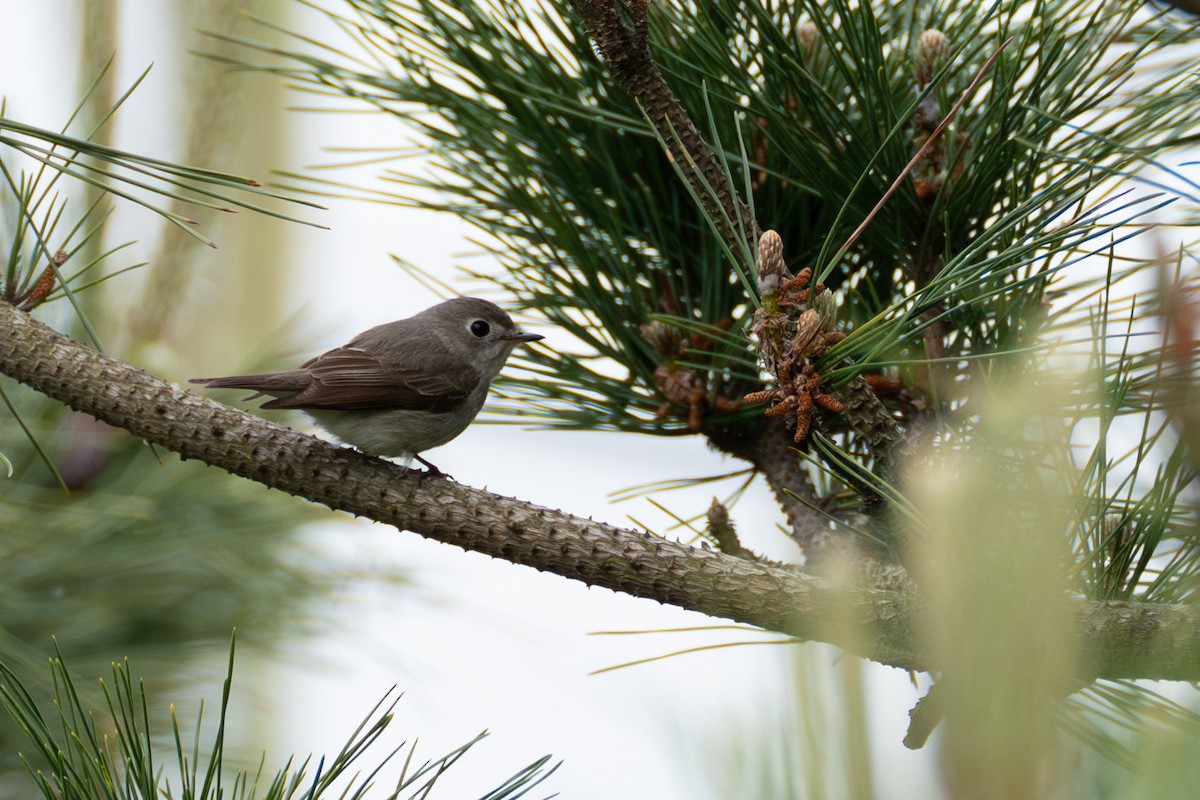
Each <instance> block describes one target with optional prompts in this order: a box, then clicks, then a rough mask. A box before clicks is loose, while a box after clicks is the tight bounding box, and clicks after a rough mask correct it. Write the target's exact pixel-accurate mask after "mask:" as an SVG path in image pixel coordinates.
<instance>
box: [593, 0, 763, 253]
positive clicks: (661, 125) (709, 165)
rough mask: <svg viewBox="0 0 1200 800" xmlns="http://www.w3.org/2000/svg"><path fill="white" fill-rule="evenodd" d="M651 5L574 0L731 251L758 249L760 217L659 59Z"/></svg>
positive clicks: (642, 0)
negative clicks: (652, 38) (665, 74)
mask: <svg viewBox="0 0 1200 800" xmlns="http://www.w3.org/2000/svg"><path fill="white" fill-rule="evenodd" d="M618 6H620V8H618ZM648 6H649V0H571V7H572V8H573V9H574V10H575V13H577V14H578V15H579V16H580V18H581V19H582V20H583V24H584V27H585V28H586V29H587V32H588V36H589V37H591V39H592V41H593V42H595V44H596V50H597V52H598V53H599V54H600V58H601V59H603V61H604V63H605V65H606V66H607V67H608V69H609V72H610V73H611V74H612V77H613V80H615V81H616V82H617V84H618V85H619V86H620V87H621V88H622V89H624V90H625V91H627V92H628V93H629V95H630V96H631V97H633V99H634V100H636V101H637V104H638V106H640V107H641V109H642V112H643V113H645V115H646V118H647V119H648V120H649V121H650V124H651V125H653V126H654V130H655V131H656V132H657V133H658V137H659V139H660V140H661V141H662V143H663V146H664V147H665V148H666V150H667V156H668V157H669V158H671V159H672V161H674V163H675V164H676V165H677V166H678V167H679V169H680V171H681V172H682V174H683V176H684V178H685V179H686V180H687V182H688V185H689V186H690V187H691V190H692V192H693V193H694V195H695V196H696V197H697V198H698V199H699V201H700V204H701V207H702V208H703V209H704V213H705V214H706V215H707V216H708V218H709V219H710V220H713V221H715V223H716V224H717V226H718V227H719V228H720V230H721V234H722V236H723V238H724V239H725V244H726V245H727V246H728V247H729V249H730V252H732V253H740V252H744V251H746V249H747V248H749V249H750V251H751V252H752V251H753V248H754V246H755V245H756V244H757V242H758V236H759V233H760V231H759V227H758V222H757V221H756V220H755V219H754V216H753V214H751V213H750V209H749V208H748V207H747V206H746V204H745V203H743V202H742V200H741V198H740V197H739V196H738V194H737V192H735V191H734V190H733V187H732V186H731V185H730V183H729V180H728V178H727V176H726V174H725V171H724V169H722V167H721V162H720V161H719V160H718V159H717V156H716V154H715V153H714V152H713V150H712V148H711V147H709V146H708V143H707V142H706V141H705V140H704V137H703V136H702V135H701V134H700V131H699V130H698V129H697V128H696V125H695V123H694V122H693V121H692V118H691V116H689V115H688V113H687V111H686V110H685V109H684V107H683V105H682V104H681V103H680V102H679V99H678V98H676V97H675V93H674V92H672V91H671V87H670V86H669V85H668V84H667V81H666V79H665V78H664V77H663V75H662V72H661V71H660V70H659V68H658V65H656V64H655V63H654V58H653V56H652V55H651V54H650V31H649V25H648V21H647V19H646V14H647V11H648ZM622 10H624V11H625V15H624V16H625V18H624V19H623V18H622Z"/></svg>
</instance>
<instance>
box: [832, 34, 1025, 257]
mask: <svg viewBox="0 0 1200 800" xmlns="http://www.w3.org/2000/svg"><path fill="white" fill-rule="evenodd" d="M1011 41H1012V37H1011V36H1010V37H1008V38H1007V39H1005V40H1004V43H1003V44H1001V45H1000V46H999V47H998V48H996V52H994V53H992V55H991V56H990V57H989V58H988V60H987V61H986V62H984V64H983V66H982V67H981V68H980V69H979V72H978V74H976V75H975V79H974V80H973V81H971V85H970V86H968V87H967V88H966V89H965V90H964V91H963V93H962V95H961V96H960V97H959V98H958V102H956V103H955V104H954V106H953V107H952V108H951V109H950V111H949V112H948V113H947V114H946V116H945V117H944V118H943V119H942V121H941V122H940V123H938V126H937V127H936V128H934V129H933V133H931V134H929V138H927V139H926V140H925V143H924V144H923V145H921V147H920V149H919V150H917V152H916V155H914V156H913V157H912V159H910V160H909V162H908V164H907V165H905V167H904V169H902V170H900V174H899V175H897V176H896V179H895V180H894V181H892V185H891V186H889V187H888V190H887V191H886V192H884V193H883V197H881V198H879V202H878V203H876V204H875V207H874V208H872V209H871V213H869V214H867V216H866V217H865V218H864V219H863V221H862V222H861V223H859V226H858V227H857V228H855V229H854V233H852V234H850V238H848V239H847V240H846V243H845V244H843V245H842V247H841V249H840V250H838V255H839V256H840V255H841V254H842V253H845V252H846V251H847V250H849V249H850V248H851V247H853V246H854V243H855V242H856V241H858V237H859V236H861V235H862V232H863V231H865V230H866V229H867V226H868V225H870V224H871V220H873V219H874V218H875V215H876V214H878V213H879V211H880V209H882V208H883V206H884V204H885V203H887V201H888V200H890V199H891V197H892V195H894V194H895V193H896V190H897V189H899V188H900V183H901V182H902V181H903V180H904V179H905V178H906V177H907V176H908V174H909V173H910V172H912V170H913V167H915V166H916V165H917V164H918V163H919V162H920V160H921V158H922V157H923V156H924V155H925V153H926V152H928V150H929V148H931V147H933V145H934V143H935V142H936V141H937V140H938V137H939V136H941V135H942V131H944V130H945V129H946V126H947V125H949V124H950V120H952V119H953V118H954V115H955V114H957V113H958V110H959V109H960V108H962V107H963V104H965V103H966V102H967V98H969V97H970V96H971V95H972V94H973V93H974V92H975V89H976V88H977V87H978V86H979V82H980V81H982V80H983V76H984V75H986V74H987V72H988V70H989V69H991V67H992V64H994V63H995V62H996V59H997V58H999V57H1000V53H1001V52H1003V50H1004V48H1005V47H1008V44H1009V42H1011ZM836 259H837V256H834V260H836Z"/></svg>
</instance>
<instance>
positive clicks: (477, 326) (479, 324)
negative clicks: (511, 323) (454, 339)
mask: <svg viewBox="0 0 1200 800" xmlns="http://www.w3.org/2000/svg"><path fill="white" fill-rule="evenodd" d="M467 330H469V331H470V332H471V335H472V336H475V337H476V338H479V339H482V338H483V337H485V336H487V335H488V334H489V333H491V332H492V326H491V325H488V324H487V321H486V320H482V319H473V320H471V321H470V322H469V323H467Z"/></svg>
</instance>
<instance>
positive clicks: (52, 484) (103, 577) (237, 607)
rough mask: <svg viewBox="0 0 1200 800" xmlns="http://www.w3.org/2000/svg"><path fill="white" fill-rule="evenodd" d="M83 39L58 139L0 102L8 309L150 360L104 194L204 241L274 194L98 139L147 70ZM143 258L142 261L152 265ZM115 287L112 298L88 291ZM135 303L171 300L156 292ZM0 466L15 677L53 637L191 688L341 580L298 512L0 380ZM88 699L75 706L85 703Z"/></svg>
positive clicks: (32, 665)
mask: <svg viewBox="0 0 1200 800" xmlns="http://www.w3.org/2000/svg"><path fill="white" fill-rule="evenodd" d="M104 5H106V4H101V3H94V4H91V11H93V12H96V14H97V15H98V16H99V17H102V18H105V19H107V22H108V23H111V27H115V26H116V22H115V18H116V16H117V15H118V9H117V8H116V7H115V6H111V5H109V6H108V8H107V9H103V8H100V7H101V6H104ZM233 12H234V13H233V18H235V19H236V18H238V16H239V12H238V10H237V9H233ZM106 14H107V17H105V15H106ZM210 21H212V19H211V18H210ZM102 22H104V19H102V20H100V22H97V24H101V23H102ZM102 27H105V28H106V29H107V27H110V26H108V25H102ZM223 27H224V26H223ZM83 41H84V48H83V49H84V51H85V52H84V58H83V59H82V60H83V61H86V62H87V63H99V64H102V65H105V66H104V67H103V68H102V69H101V70H100V71H99V72H98V74H94V75H88V76H87V78H86V80H87V81H88V82H89V84H88V86H87V88H86V89H85V91H84V92H83V99H82V100H81V101H80V103H79V105H78V107H77V108H76V110H75V112H74V113H73V114H72V115H71V118H70V119H69V120H68V121H67V122H66V124H65V125H64V127H63V128H62V129H61V130H46V129H43V128H38V127H36V126H32V125H29V124H26V123H23V122H20V121H17V120H13V119H10V118H8V117H7V116H6V115H5V114H3V113H0V250H2V251H3V252H4V253H5V254H6V255H5V266H4V267H3V268H2V270H0V290H2V291H3V296H4V299H5V300H7V301H9V302H13V303H15V304H17V305H19V306H21V307H23V308H25V309H27V310H35V311H36V313H38V314H39V315H41V316H42V317H43V318H45V319H48V320H50V321H52V322H53V323H54V324H55V325H57V326H58V327H59V328H60V329H64V330H67V331H70V332H73V333H74V335H77V336H82V337H85V338H90V339H91V340H92V341H93V342H95V343H96V344H97V345H99V344H100V340H101V339H102V338H106V339H107V338H110V337H111V338H113V339H119V340H121V344H120V347H121V350H122V352H123V353H124V352H127V350H129V349H137V348H144V349H147V350H153V351H154V352H155V355H156V356H157V357H159V358H162V357H163V356H164V354H165V352H166V349H165V348H163V347H162V344H161V340H159V339H157V338H155V337H156V336H157V334H158V333H159V331H158V330H157V329H153V330H152V329H150V328H149V327H147V326H142V327H139V326H138V325H136V324H133V321H132V320H131V319H130V317H128V316H125V315H120V314H116V313H114V311H113V309H114V307H115V306H116V305H117V304H118V303H130V304H132V305H133V306H134V307H135V308H136V307H137V306H138V301H139V293H138V291H137V289H138V288H139V287H140V286H141V284H139V283H137V282H130V281H129V279H128V276H126V275H125V273H126V272H127V271H128V270H130V269H133V268H135V267H139V266H142V265H141V264H133V263H130V259H129V258H128V257H126V255H125V254H126V252H127V250H126V248H127V247H128V246H129V245H130V244H132V242H127V243H123V244H120V245H116V246H113V245H111V244H110V243H108V242H107V241H106V234H107V229H106V224H105V223H106V222H107V221H108V220H109V219H110V218H111V216H112V214H113V208H111V207H110V201H111V199H112V198H114V197H115V198H117V205H118V207H119V206H120V205H121V203H122V201H125V202H126V203H129V202H132V203H134V204H136V205H139V206H143V207H145V208H148V209H150V210H152V211H154V212H156V213H158V214H159V215H160V216H161V217H162V218H164V219H165V220H167V221H168V222H170V223H173V224H174V225H175V226H177V227H179V228H181V229H184V230H186V231H188V233H189V234H190V238H192V239H193V240H194V241H197V242H200V243H202V244H205V243H206V244H212V242H211V240H210V239H209V238H208V237H207V236H206V235H205V233H204V232H201V231H199V230H197V229H196V228H195V226H194V224H193V223H192V222H191V220H190V219H189V218H188V217H187V216H186V215H187V214H188V213H189V212H191V213H194V212H195V210H196V209H197V208H203V209H211V210H227V209H229V208H231V207H241V208H246V209H252V210H256V211H262V210H264V209H263V207H262V206H261V204H260V203H259V202H258V201H259V200H261V199H263V198H266V199H276V200H278V199H283V195H281V194H280V193H279V192H276V191H273V190H268V189H263V188H261V187H259V186H258V184H257V183H256V182H254V181H252V180H250V179H246V178H240V177H237V176H234V175H230V174H227V173H224V172H219V171H216V170H210V169H206V168H199V167H189V166H185V165H182V164H178V163H174V162H172V161H168V160H164V159H155V158H149V157H146V156H142V155H139V154H135V153H130V152H126V151H122V150H119V149H116V148H114V147H111V146H110V145H108V144H106V133H107V131H108V126H109V125H110V123H111V121H112V118H113V116H114V114H116V113H117V112H118V110H119V109H120V107H121V106H122V105H123V103H124V101H125V100H126V99H127V98H128V97H129V95H130V93H131V92H133V91H134V90H135V89H136V88H137V86H138V85H139V84H140V83H141V81H142V79H143V78H144V77H145V73H143V74H142V75H141V76H139V77H138V78H137V79H136V80H135V81H134V82H133V84H132V85H131V86H129V87H124V89H123V91H121V90H117V89H115V87H114V80H115V72H116V70H115V69H114V66H113V64H114V61H113V58H114V57H113V54H112V53H111V51H110V52H105V53H103V54H97V53H95V52H93V50H94V49H95V48H94V45H95V44H96V40H93V39H90V38H89V31H88V30H86V29H85V30H84V31H83ZM209 89H210V91H208V92H207V93H206V94H204V95H201V96H198V97H197V102H202V103H205V104H207V103H212V102H217V103H221V104H226V105H229V106H230V107H237V105H238V104H236V103H226V101H227V100H229V99H230V98H228V97H226V96H225V95H226V93H227V91H228V87H227V86H226V87H221V86H215V85H214V86H210V87H209ZM208 117H209V120H207V121H206V120H204V119H201V120H200V121H199V122H197V123H196V124H195V125H194V126H193V127H192V128H191V130H192V132H193V133H194V134H195V135H196V136H198V137H201V138H203V132H204V131H205V130H206V129H209V128H208V127H207V124H208V122H210V121H212V122H215V120H216V118H217V115H211V114H210V115H208ZM211 138H212V137H210V138H209V140H206V141H211ZM165 203H169V204H170V207H165V206H164V205H163V204H165ZM308 205H311V204H308ZM267 213H269V214H274V215H276V216H280V217H284V218H288V219H291V218H292V217H291V215H288V214H285V213H283V212H281V211H278V210H274V211H267ZM204 230H205V231H206V232H209V233H211V232H212V228H211V227H209V226H206V227H205V229H204ZM205 249H206V250H207V248H205ZM168 260H169V261H172V266H173V260H171V259H168ZM155 261H156V264H155V266H154V267H153V268H152V269H162V268H163V267H162V265H161V263H158V262H159V260H158V259H155ZM113 278H117V282H118V283H121V291H120V292H117V293H112V294H109V295H107V296H102V295H101V294H100V293H98V292H95V291H92V289H93V287H94V286H95V285H96V284H97V283H100V282H102V281H108V280H110V279H113ZM157 283H161V282H160V281H156V282H152V285H155V284H157ZM176 288H178V284H177V285H176ZM64 299H65V300H66V301H67V302H65V303H64V302H62V301H63V300H64ZM167 299H169V301H170V303H171V304H173V308H174V309H175V310H178V305H179V304H180V303H181V302H182V299H183V298H182V297H181V295H180V294H179V293H178V292H175V293H173V294H171V295H170V296H169V298H167ZM140 300H141V302H142V303H148V302H153V303H155V304H157V305H158V306H161V305H162V303H163V302H164V299H163V297H161V296H151V295H150V292H147V293H146V295H145V296H140ZM68 303H69V306H68ZM93 320H95V324H93ZM98 331H103V332H105V333H107V334H108V336H104V337H102V336H101V335H100V334H99V333H98ZM0 475H2V476H5V479H3V480H0V530H2V531H3V536H0V561H2V562H3V564H4V566H5V569H4V571H3V575H2V576H0V587H2V590H3V591H2V594H3V601H2V602H0V660H2V661H3V662H4V663H5V664H7V665H9V666H10V667H13V668H20V669H21V671H22V672H23V673H24V674H25V676H26V677H25V680H26V681H27V682H28V684H29V685H31V686H35V685H36V684H37V681H38V680H39V679H40V678H41V676H42V675H43V673H44V670H43V669H42V665H44V663H45V654H46V653H47V652H49V651H50V648H51V644H52V641H51V637H52V636H57V637H58V639H59V640H60V641H62V642H63V643H64V645H65V646H67V647H69V648H70V649H71V651H72V652H73V653H75V654H76V656H75V658H74V664H75V666H77V667H79V668H80V669H81V670H83V671H84V673H85V674H86V673H89V672H90V673H95V672H96V671H99V670H101V669H102V668H103V667H104V666H105V665H107V664H109V663H110V662H111V661H112V660H113V657H114V653H120V654H123V655H134V656H135V657H137V658H138V659H139V661H140V662H141V663H142V664H143V666H144V668H145V669H146V670H147V674H149V675H150V676H151V679H152V680H153V681H154V682H155V683H156V684H157V683H162V684H167V685H172V686H174V687H175V688H176V689H177V690H183V691H190V689H187V688H186V684H187V683H188V682H189V681H191V680H195V679H196V676H197V674H200V673H203V672H204V666H203V662H204V660H205V657H206V648H210V647H211V646H212V645H213V644H215V643H218V642H223V641H226V640H227V638H228V636H229V632H230V630H231V629H232V628H233V627H234V626H240V627H241V629H242V630H243V632H244V633H243V636H244V638H245V639H246V640H247V641H249V642H251V643H253V644H254V645H256V646H258V647H261V648H273V647H278V646H280V645H281V643H282V642H284V641H286V640H285V639H284V637H283V636H282V634H284V633H286V632H293V633H299V632H303V631H307V630H311V629H312V628H313V627H314V626H315V625H317V624H319V623H317V622H315V621H314V616H313V613H312V608H313V606H312V605H308V607H307V608H306V604H308V603H310V601H311V600H312V599H313V598H315V597H319V596H321V595H322V594H323V593H325V592H328V591H329V590H330V589H331V588H332V587H334V586H337V585H340V584H341V581H342V580H343V579H344V576H343V575H330V574H327V573H325V572H323V571H321V570H319V569H317V568H315V567H314V564H316V563H318V560H317V559H316V558H312V557H308V558H306V551H305V549H304V547H303V545H302V544H300V543H299V542H297V539H296V536H295V529H296V528H297V526H299V525H300V524H301V523H303V522H305V521H308V520H311V519H313V511H314V509H313V508H312V507H311V506H310V505H309V504H306V503H304V502H302V501H299V500H297V499H295V498H291V497H285V496H283V495H279V494H271V493H268V492H266V491H265V490H263V489H262V488H261V487H258V486H254V485H252V484H249V483H245V482H241V481H231V480H230V479H229V476H227V475H225V474H224V473H221V472H219V471H217V470H212V469H206V468H205V467H204V466H203V465H201V464H194V463H181V462H180V461H179V460H178V459H177V458H176V457H175V456H174V455H171V454H164V453H161V452H159V451H156V450H155V449H153V448H151V447H149V446H147V445H145V444H144V443H142V442H139V441H137V440H135V439H133V438H131V437H130V436H129V435H128V434H126V433H124V432H122V431H118V430H115V429H112V428H109V427H107V426H105V425H103V424H101V423H98V422H96V421H95V420H93V419H91V418H89V417H86V416H84V415H79V414H75V413H73V412H70V411H69V410H67V409H65V408H63V407H62V406H60V405H58V404H57V403H52V402H50V401H48V400H46V399H45V398H44V397H41V396H40V395H38V394H36V393H34V392H32V391H30V390H28V389H26V388H25V387H21V386H17V385H14V383H13V382H12V381H10V380H8V379H6V378H0ZM376 577H378V578H380V579H385V580H386V579H392V578H395V577H396V576H393V575H378V576H376ZM64 674H65V673H64ZM87 685H88V686H89V688H90V687H91V686H92V685H94V684H90V683H89V684H87ZM83 695H84V696H85V702H88V703H90V702H92V701H93V700H95V699H96V698H94V697H93V696H91V694H90V693H89V692H88V691H85V692H83ZM155 710H156V711H158V710H159V709H155ZM157 730H158V728H157V727H156V731H157ZM18 735H19V732H18V731H16V730H15V729H14V728H13V727H12V726H11V725H9V724H7V722H6V723H5V724H4V725H2V726H0V741H3V743H4V746H3V747H2V748H0V750H2V751H3V755H2V756H0V781H2V788H0V793H3V794H4V795H5V796H6V797H7V796H17V795H16V793H17V792H18V791H20V792H27V791H29V790H30V789H32V785H30V784H28V782H27V781H26V782H25V783H24V785H21V781H20V779H18V778H15V777H14V775H13V772H14V771H17V770H18V769H19V766H20V765H19V763H18V761H17V751H18V747H16V746H14V737H16V736H18ZM18 787H20V788H18ZM22 796H25V795H22Z"/></svg>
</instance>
